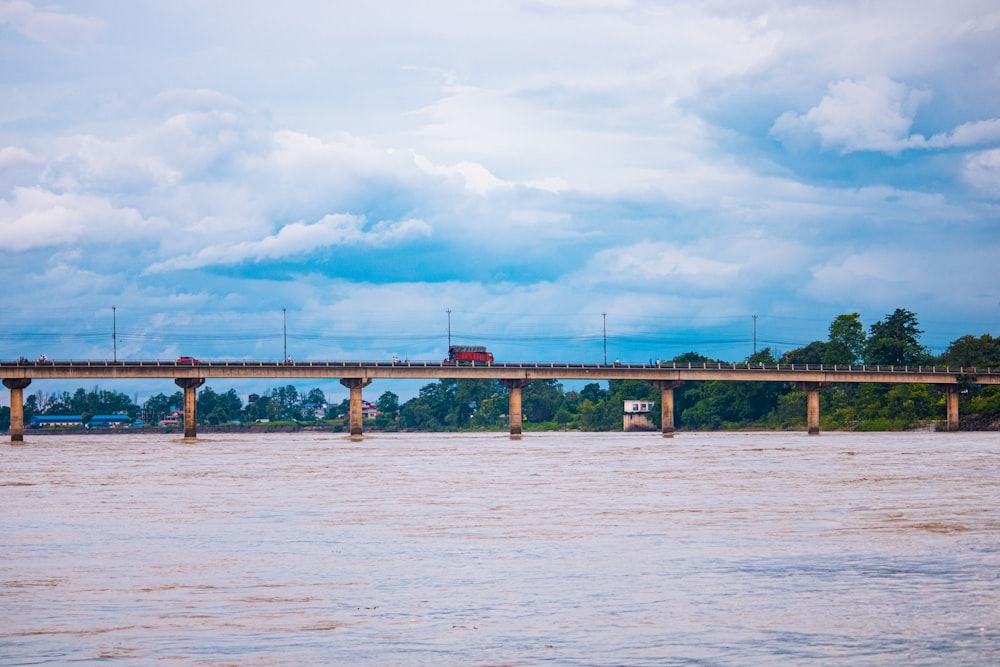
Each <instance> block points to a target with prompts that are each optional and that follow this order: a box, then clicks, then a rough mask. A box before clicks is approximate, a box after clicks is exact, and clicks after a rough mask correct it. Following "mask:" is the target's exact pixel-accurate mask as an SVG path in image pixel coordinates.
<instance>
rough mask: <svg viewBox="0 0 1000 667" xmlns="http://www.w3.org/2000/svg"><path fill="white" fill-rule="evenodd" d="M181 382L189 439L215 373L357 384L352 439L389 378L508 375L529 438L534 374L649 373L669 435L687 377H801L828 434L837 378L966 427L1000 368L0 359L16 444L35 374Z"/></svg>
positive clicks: (516, 422) (813, 429)
mask: <svg viewBox="0 0 1000 667" xmlns="http://www.w3.org/2000/svg"><path fill="white" fill-rule="evenodd" d="M136 378H146V379H150V378H164V379H172V380H173V381H174V383H175V384H176V385H177V386H179V387H181V388H182V389H183V390H184V416H185V419H184V437H185V438H195V437H197V432H196V424H197V408H196V393H195V392H196V390H197V388H198V387H200V386H201V385H202V384H204V382H205V380H206V379H208V378H217V379H227V378H275V379H289V378H313V379H324V380H329V379H333V378H337V379H339V380H340V383H341V384H343V385H344V386H345V387H347V388H348V389H350V404H351V419H350V432H351V436H352V437H358V438H360V437H361V436H362V424H361V396H362V390H363V389H364V388H365V387H367V386H368V385H369V384H371V382H372V381H373V380H380V379H427V380H439V379H485V380H499V381H500V383H501V384H502V385H503V386H504V387H506V388H507V389H508V390H509V392H510V406H509V410H508V415H509V421H510V435H511V437H512V438H519V437H520V436H521V423H522V420H521V389H523V388H524V387H526V386H528V385H529V384H530V383H531V381H532V380H593V381H598V380H646V381H649V382H652V383H653V384H654V386H656V387H657V388H658V389H660V392H661V397H662V432H663V437H672V436H673V434H674V396H673V390H674V389H676V388H677V387H679V386H680V385H681V384H683V383H684V382H686V381H712V380H719V381H724V382H793V383H795V384H796V385H797V386H798V387H799V389H801V390H803V391H805V392H807V397H808V400H807V424H808V431H809V433H810V434H811V435H816V434H818V433H819V392H820V390H822V389H824V388H825V387H828V386H829V385H831V384H833V383H837V382H854V383H859V382H871V383H888V384H933V385H937V386H938V387H940V388H941V389H942V390H944V391H945V392H946V395H947V429H948V430H949V431H956V430H958V420H959V417H958V394H959V391H960V390H961V388H962V387H967V386H969V385H972V384H1000V368H981V369H976V368H975V367H971V368H943V367H934V366H830V365H816V364H810V365H803V364H778V365H773V364H772V365H759V364H745V363H744V364H728V363H674V362H657V363H655V364H628V363H614V364H566V363H480V362H473V363H470V364H468V365H450V364H445V363H442V362H432V361H298V362H293V361H289V362H273V361H197V362H182V361H49V360H45V361H24V360H22V361H0V379H2V380H3V384H4V386H5V387H7V388H8V389H9V390H10V417H11V419H10V441H11V444H17V443H20V442H23V441H24V394H23V392H24V389H25V388H26V387H27V386H28V385H29V384H31V381H32V380H33V379H39V380H56V379H58V380H64V379H116V380H117V379H136Z"/></svg>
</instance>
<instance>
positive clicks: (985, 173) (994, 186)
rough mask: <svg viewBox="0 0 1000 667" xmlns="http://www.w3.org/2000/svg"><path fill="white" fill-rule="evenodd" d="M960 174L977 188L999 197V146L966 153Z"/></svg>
mask: <svg viewBox="0 0 1000 667" xmlns="http://www.w3.org/2000/svg"><path fill="white" fill-rule="evenodd" d="M962 175H963V176H964V177H965V180H966V181H967V182H968V183H971V184H972V185H973V186H975V187H976V188H978V189H979V190H982V191H983V192H985V193H986V194H988V195H990V196H993V197H1000V148H994V149H993V150H988V151H981V152H979V153H973V154H971V155H967V156H966V157H965V162H964V165H963V169H962Z"/></svg>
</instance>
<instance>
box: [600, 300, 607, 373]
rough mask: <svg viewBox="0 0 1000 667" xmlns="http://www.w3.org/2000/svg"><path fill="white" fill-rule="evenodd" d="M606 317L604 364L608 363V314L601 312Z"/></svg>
mask: <svg viewBox="0 0 1000 667" xmlns="http://www.w3.org/2000/svg"><path fill="white" fill-rule="evenodd" d="M601 317H603V318H604V365H605V366H607V365H608V314H607V313H601Z"/></svg>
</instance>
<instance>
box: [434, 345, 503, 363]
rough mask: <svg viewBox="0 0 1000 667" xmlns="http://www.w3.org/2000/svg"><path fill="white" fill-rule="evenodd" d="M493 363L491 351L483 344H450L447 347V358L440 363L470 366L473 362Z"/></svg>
mask: <svg viewBox="0 0 1000 667" xmlns="http://www.w3.org/2000/svg"><path fill="white" fill-rule="evenodd" d="M477 361H478V362H481V363H484V364H492V363H493V353H492V352H490V351H488V350H487V349H486V346H485V345H452V346H451V347H449V348H448V358H447V359H445V360H444V361H443V362H442V363H443V364H444V365H445V366H470V365H472V364H473V363H474V362H477Z"/></svg>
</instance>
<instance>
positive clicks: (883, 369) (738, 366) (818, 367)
mask: <svg viewBox="0 0 1000 667" xmlns="http://www.w3.org/2000/svg"><path fill="white" fill-rule="evenodd" d="M455 366H456V364H454V363H444V362H441V361H410V360H400V361H384V360H376V361H253V360H245V359H236V360H231V359H225V360H209V361H197V362H178V361H163V360H143V361H112V360H110V359H96V360H95V359H88V360H61V361H60V360H52V359H46V360H44V361H42V360H34V361H32V360H15V361H3V360H0V368H8V367H10V368H32V367H43V368H52V367H57V368H58V367H66V368H93V367H99V368H102V367H103V368H112V367H116V368H148V367H166V368H232V367H242V368H284V367H288V368H392V367H401V368H454V367H455ZM459 366H461V367H475V368H502V369H511V370H521V369H542V368H550V369H560V368H565V369H594V370H614V369H616V368H620V369H635V370H655V369H663V370H705V371H712V370H720V371H731V370H751V371H760V372H765V373H766V372H768V371H802V372H806V371H808V372H816V371H833V372H840V373H894V374H896V373H920V374H926V373H940V374H942V375H955V374H960V375H1000V368H993V367H987V368H978V367H976V366H971V367H966V366H962V367H957V368H956V367H951V366H883V365H875V366H869V365H862V366H853V365H852V366H848V365H842V364H752V363H745V362H741V363H727V362H712V363H708V362H703V363H695V362H672V361H671V362H662V361H661V362H655V363H652V364H647V363H641V364H635V363H629V362H619V363H611V364H588V363H563V362H500V363H497V362H493V363H487V362H474V361H473V362H469V363H467V364H460V365H459Z"/></svg>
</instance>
